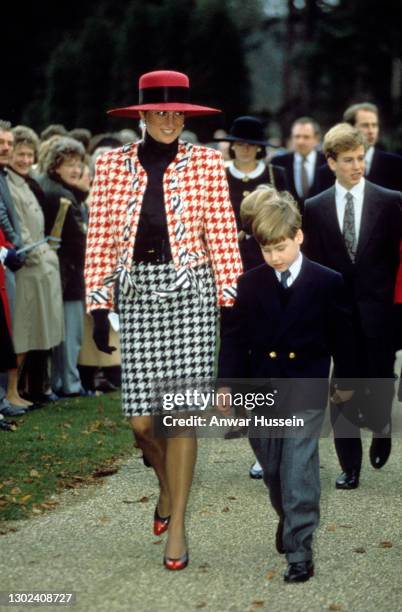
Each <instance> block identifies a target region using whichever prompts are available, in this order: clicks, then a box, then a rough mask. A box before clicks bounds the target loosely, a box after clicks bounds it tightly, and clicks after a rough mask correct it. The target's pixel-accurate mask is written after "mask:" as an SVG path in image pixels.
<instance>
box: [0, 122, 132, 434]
mask: <svg viewBox="0 0 402 612" xmlns="http://www.w3.org/2000/svg"><path fill="white" fill-rule="evenodd" d="M137 138H138V136H137V134H136V133H135V132H134V131H133V130H123V131H122V132H119V133H116V134H101V135H97V136H94V137H92V135H91V133H90V131H89V130H86V129H76V130H72V131H71V132H67V130H66V129H65V128H64V127H63V126H62V125H51V126H49V127H48V128H47V129H46V130H44V131H43V132H42V133H41V135H40V137H39V136H38V135H37V134H36V133H35V132H34V131H33V130H32V129H31V128H29V127H26V126H15V127H12V126H11V125H10V124H9V123H8V122H7V121H1V122H0V253H1V260H0V261H1V265H0V268H1V270H0V287H1V297H2V300H1V302H0V353H1V357H0V371H1V372H3V375H2V377H1V385H0V423H2V425H1V427H2V428H3V429H5V428H7V422H6V421H5V419H4V417H16V416H20V415H22V414H25V412H26V411H27V410H31V409H33V408H35V407H37V406H39V405H42V404H43V403H45V402H49V401H54V400H57V399H58V398H59V397H76V396H77V395H92V394H94V393H95V392H96V391H97V390H98V391H99V390H107V389H116V388H117V387H118V384H119V364H120V356H119V351H117V352H116V353H115V354H114V355H113V356H112V357H109V356H107V355H104V354H102V353H100V352H99V351H97V349H96V347H95V345H94V343H93V340H92V333H91V324H92V321H91V318H90V317H89V316H87V315H85V312H84V298H85V284H84V258H85V242H86V228H87V223H88V214H89V206H90V189H91V182H92V178H93V172H94V164H95V160H96V158H97V156H98V155H100V154H102V153H103V152H104V151H107V150H109V149H110V148H113V147H117V146H121V145H122V144H124V143H125V142H128V141H133V140H137ZM115 342H116V343H117V345H118V339H117V338H116V339H115ZM100 368H101V369H100Z"/></svg>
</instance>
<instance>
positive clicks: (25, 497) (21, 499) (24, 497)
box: [20, 495, 32, 505]
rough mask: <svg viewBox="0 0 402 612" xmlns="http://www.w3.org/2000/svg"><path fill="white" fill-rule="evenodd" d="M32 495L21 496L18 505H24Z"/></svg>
mask: <svg viewBox="0 0 402 612" xmlns="http://www.w3.org/2000/svg"><path fill="white" fill-rule="evenodd" d="M31 497H32V495H23V496H22V497H20V504H22V505H25V504H26V503H27V501H28V500H29V499H31Z"/></svg>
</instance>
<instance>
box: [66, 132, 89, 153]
mask: <svg viewBox="0 0 402 612" xmlns="http://www.w3.org/2000/svg"><path fill="white" fill-rule="evenodd" d="M68 135H69V136H70V138H74V140H78V142H80V143H81V144H82V145H84V147H85V150H86V151H87V150H88V147H89V143H90V142H91V138H92V132H91V131H90V130H87V129H86V128H74V129H73V130H70V132H69V134H68Z"/></svg>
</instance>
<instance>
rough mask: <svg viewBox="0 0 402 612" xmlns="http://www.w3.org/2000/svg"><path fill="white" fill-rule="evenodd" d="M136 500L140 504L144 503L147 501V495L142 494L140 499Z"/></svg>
mask: <svg viewBox="0 0 402 612" xmlns="http://www.w3.org/2000/svg"><path fill="white" fill-rule="evenodd" d="M137 502H138V503H140V504H146V503H147V502H149V497H147V496H146V495H143V496H142V497H140V499H138V500H137Z"/></svg>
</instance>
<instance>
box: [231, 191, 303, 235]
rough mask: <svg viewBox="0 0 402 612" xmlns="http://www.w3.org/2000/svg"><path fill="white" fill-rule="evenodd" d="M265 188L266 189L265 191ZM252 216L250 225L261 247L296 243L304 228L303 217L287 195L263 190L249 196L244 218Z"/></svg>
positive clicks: (246, 201)
mask: <svg viewBox="0 0 402 612" xmlns="http://www.w3.org/2000/svg"><path fill="white" fill-rule="evenodd" d="M264 187H265V189H264ZM246 213H247V214H248V218H247V220H248V223H249V224H250V225H251V229H252V232H253V235H254V238H255V239H256V241H257V242H258V243H259V244H260V245H261V246H266V245H268V244H276V243H278V242H281V241H282V240H286V239H287V238H291V239H293V238H294V237H295V236H296V233H297V231H298V230H299V229H300V228H301V214H300V211H299V209H298V206H297V204H296V202H295V200H294V199H293V197H292V196H291V195H290V193H288V192H287V191H276V189H273V188H272V187H268V186H260V187H258V188H257V189H256V190H255V191H253V193H250V194H249V195H248V196H246V197H245V198H244V200H243V202H242V204H241V208H240V215H241V217H242V222H243V216H242V215H245V214H246Z"/></svg>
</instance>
